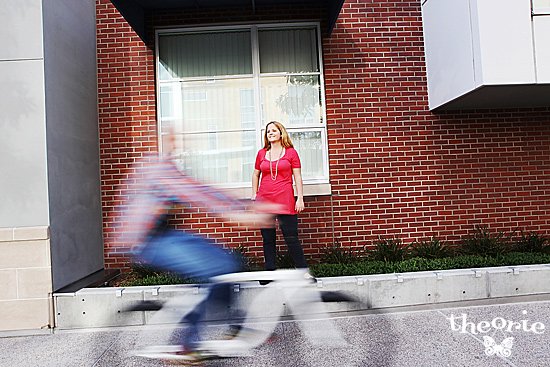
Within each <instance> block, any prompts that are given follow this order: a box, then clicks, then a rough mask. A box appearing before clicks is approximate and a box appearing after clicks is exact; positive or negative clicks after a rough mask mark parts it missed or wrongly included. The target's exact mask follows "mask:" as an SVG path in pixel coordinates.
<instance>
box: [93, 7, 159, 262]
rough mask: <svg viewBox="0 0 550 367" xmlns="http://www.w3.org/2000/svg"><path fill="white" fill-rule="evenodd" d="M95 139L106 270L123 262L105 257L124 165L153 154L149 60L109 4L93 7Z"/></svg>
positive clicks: (151, 68) (150, 56) (147, 51)
mask: <svg viewBox="0 0 550 367" xmlns="http://www.w3.org/2000/svg"><path fill="white" fill-rule="evenodd" d="M96 23H97V63H98V70H97V72H98V102H99V137H100V149H101V151H100V159H101V191H102V200H103V231H104V238H105V266H106V267H115V268H116V267H121V266H123V265H124V263H125V260H124V259H123V258H120V257H119V256H116V255H115V254H113V253H110V251H109V250H111V247H112V237H113V231H114V221H115V217H116V216H117V213H116V210H115V208H116V207H117V205H119V204H120V202H119V201H118V199H119V198H118V197H117V196H118V194H119V190H120V185H121V183H122V181H123V180H124V179H125V178H126V170H127V168H128V165H129V164H131V163H132V162H134V161H135V159H136V158H138V157H140V156H142V155H143V153H146V152H149V151H155V150H156V149H157V137H156V122H155V83H154V78H155V75H154V70H155V69H154V54H153V51H151V50H150V49H149V48H147V47H146V46H145V45H144V44H143V42H142V41H141V39H140V38H139V37H138V36H137V35H136V34H135V32H134V31H133V29H132V28H131V27H130V26H129V25H128V23H126V21H125V20H124V18H122V16H121V15H120V13H118V11H117V10H116V9H115V8H114V6H113V5H112V4H111V2H110V1H109V0H97V1H96Z"/></svg>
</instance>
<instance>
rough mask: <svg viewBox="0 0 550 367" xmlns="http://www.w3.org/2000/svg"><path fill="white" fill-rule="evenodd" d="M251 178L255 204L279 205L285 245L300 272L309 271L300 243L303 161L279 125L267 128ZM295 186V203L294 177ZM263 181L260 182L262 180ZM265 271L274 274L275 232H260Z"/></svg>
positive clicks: (264, 229) (262, 230)
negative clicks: (299, 225) (299, 226)
mask: <svg viewBox="0 0 550 367" xmlns="http://www.w3.org/2000/svg"><path fill="white" fill-rule="evenodd" d="M254 167H255V169H254V173H253V174H252V200H258V201H267V202H272V203H275V204H279V205H280V209H279V210H278V212H277V213H275V214H276V218H277V221H278V222H279V227H280V228H281V231H282V232H283V237H284V239H285V242H286V245H287V246H288V249H289V251H290V254H291V256H292V258H293V259H294V263H295V264H296V267H297V268H307V264H306V260H305V257H304V250H303V249H302V245H301V244H300V240H299V239H298V213H300V212H301V211H302V210H304V195H303V183H302V171H301V164H300V158H299V157H298V153H297V152H296V150H295V149H294V147H293V145H292V142H291V141H290V137H289V136H288V133H287V131H286V129H285V127H284V126H283V125H282V124H281V123H280V122H277V121H271V122H270V123H268V124H267V126H266V128H265V134H264V147H263V148H262V149H260V151H259V152H258V155H257V156H256V164H255V166H254ZM293 176H294V182H295V183H296V193H297V198H296V200H295V199H294V190H293V189H292V177H293ZM260 177H261V179H260ZM261 232H262V238H263V247H264V259H265V267H266V269H267V270H275V256H276V245H275V243H276V232H275V227H274V226H273V228H261Z"/></svg>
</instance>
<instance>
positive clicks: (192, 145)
mask: <svg viewBox="0 0 550 367" xmlns="http://www.w3.org/2000/svg"><path fill="white" fill-rule="evenodd" d="M157 37H158V38H157V45H158V48H157V51H158V62H157V65H158V74H157V75H158V98H159V109H158V111H159V121H160V133H161V135H162V136H163V138H164V136H165V135H166V133H167V132H168V128H169V127H171V126H173V127H175V131H176V132H177V133H178V137H179V138H180V139H181V144H180V146H181V151H180V152H178V153H179V154H180V155H181V158H182V163H183V164H184V166H185V167H186V169H187V170H188V172H190V173H191V174H193V175H194V176H195V177H197V178H199V179H202V180H207V181H210V182H213V183H223V184H227V185H230V186H240V187H246V186H250V182H251V177H252V171H253V169H254V161H255V158H256V152H257V151H258V149H260V148H261V147H262V146H263V138H262V134H263V129H264V127H265V125H266V123H267V122H269V121H273V120H276V121H279V122H281V123H283V124H284V125H285V127H286V128H287V131H288V132H289V134H290V136H291V139H292V142H293V143H294V146H295V148H296V149H297V151H298V153H299V154H300V158H301V160H302V175H303V177H304V182H305V183H306V184H307V183H324V182H328V159H327V143H326V125H325V119H324V114H325V113H324V102H323V89H322V85H323V83H322V70H321V61H320V50H319V48H320V42H319V30H318V26H317V25H315V24H300V25H285V26H277V27H275V26H273V25H263V26H247V27H239V28H232V29H227V28H217V29H209V30H204V29H190V30H180V31H174V30H171V31H158V32H157ZM163 140H164V139H163Z"/></svg>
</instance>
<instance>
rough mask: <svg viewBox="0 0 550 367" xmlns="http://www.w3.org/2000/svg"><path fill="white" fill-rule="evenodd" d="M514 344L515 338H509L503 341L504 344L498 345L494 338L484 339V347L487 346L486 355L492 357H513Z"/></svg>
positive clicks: (487, 337)
mask: <svg viewBox="0 0 550 367" xmlns="http://www.w3.org/2000/svg"><path fill="white" fill-rule="evenodd" d="M513 343H514V338H512V337H509V338H506V339H504V340H503V341H502V343H500V344H497V343H496V342H495V340H494V339H493V338H491V337H490V336H484V337H483V345H484V346H485V354H487V355H488V356H492V355H493V354H496V355H497V356H500V357H510V356H511V355H512V350H511V349H512V345H513Z"/></svg>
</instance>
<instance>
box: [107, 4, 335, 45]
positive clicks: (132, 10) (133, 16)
mask: <svg viewBox="0 0 550 367" xmlns="http://www.w3.org/2000/svg"><path fill="white" fill-rule="evenodd" d="M344 1H345V0H111V3H113V5H114V6H115V7H116V8H117V9H118V11H119V12H120V14H122V16H123V17H124V19H126V21H127V22H128V23H129V24H130V26H131V27H132V28H133V29H134V31H135V32H136V33H137V34H138V36H139V37H140V38H141V39H142V40H143V42H145V44H147V37H146V34H147V29H146V23H145V19H146V15H147V13H151V12H156V11H166V10H200V9H222V8H225V9H227V8H251V9H252V10H253V11H255V9H256V8H260V7H277V6H288V5H306V6H307V5H312V6H318V5H323V6H326V7H327V16H328V25H329V27H328V34H329V36H330V34H331V33H332V29H333V28H334V25H335V24H336V20H337V19H338V15H339V14H340V10H341V9H342V5H343V4H344Z"/></svg>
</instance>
